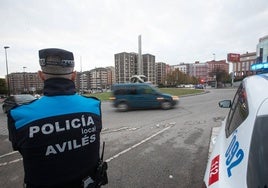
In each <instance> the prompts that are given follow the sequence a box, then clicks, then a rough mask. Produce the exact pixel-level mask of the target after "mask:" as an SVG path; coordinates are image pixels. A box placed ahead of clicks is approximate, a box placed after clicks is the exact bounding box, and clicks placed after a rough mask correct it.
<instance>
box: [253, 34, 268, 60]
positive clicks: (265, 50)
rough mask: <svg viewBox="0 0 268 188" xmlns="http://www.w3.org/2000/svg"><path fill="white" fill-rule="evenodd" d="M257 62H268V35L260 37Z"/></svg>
mask: <svg viewBox="0 0 268 188" xmlns="http://www.w3.org/2000/svg"><path fill="white" fill-rule="evenodd" d="M256 52H257V54H256V55H257V60H256V61H257V63H267V62H268V35H266V36H264V37H262V38H260V39H259V43H258V44H257V50H256Z"/></svg>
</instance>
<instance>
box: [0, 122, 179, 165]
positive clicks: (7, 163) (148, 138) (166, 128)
mask: <svg viewBox="0 0 268 188" xmlns="http://www.w3.org/2000/svg"><path fill="white" fill-rule="evenodd" d="M173 125H174V124H170V125H169V126H168V127H165V128H164V129H162V130H160V131H158V132H156V133H155V134H153V135H151V136H149V137H147V138H145V139H143V140H142V141H140V142H138V143H137V144H134V145H133V146H131V147H129V148H127V149H125V150H123V151H121V152H119V153H118V154H116V155H114V156H112V157H110V158H109V159H107V160H106V162H110V161H111V160H113V159H116V158H117V157H119V156H120V155H123V154H124V153H127V152H128V151H130V150H132V149H134V148H136V147H138V146H139V145H141V144H143V143H145V142H147V141H148V140H151V139H152V138H154V137H155V136H157V135H159V134H161V133H163V132H165V131H166V130H168V129H169V128H171V127H172V126H173ZM15 153H18V152H17V151H13V152H10V153H6V154H4V155H1V156H0V158H3V157H6V156H9V155H13V154H15ZM22 160H23V159H22V158H18V159H15V160H13V161H9V162H4V163H0V167H1V166H6V165H9V164H13V163H17V162H19V161H22Z"/></svg>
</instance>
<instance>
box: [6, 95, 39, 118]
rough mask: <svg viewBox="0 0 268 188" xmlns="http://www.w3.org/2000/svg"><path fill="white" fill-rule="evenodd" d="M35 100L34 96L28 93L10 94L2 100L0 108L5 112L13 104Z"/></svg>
mask: <svg viewBox="0 0 268 188" xmlns="http://www.w3.org/2000/svg"><path fill="white" fill-rule="evenodd" d="M33 100H36V98H35V97H34V96H32V95H30V94H21V95H11V96H9V97H7V98H6V99H5V100H4V101H3V105H2V109H3V112H4V113H7V112H8V111H9V110H10V109H11V108H13V107H14V106H18V105H22V104H27V103H30V102H32V101H33Z"/></svg>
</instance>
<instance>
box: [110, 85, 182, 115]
mask: <svg viewBox="0 0 268 188" xmlns="http://www.w3.org/2000/svg"><path fill="white" fill-rule="evenodd" d="M112 93H113V97H111V99H112V100H113V105H114V107H116V108H117V109H118V110H119V111H127V110H129V109H146V108H162V109H165V110H167V109H170V108H172V107H174V106H175V105H176V104H178V101H179V97H178V96H171V95H169V94H164V93H161V92H160V91H158V89H157V88H155V87H153V86H152V85H151V84H147V83H129V84H115V85H113V87H112Z"/></svg>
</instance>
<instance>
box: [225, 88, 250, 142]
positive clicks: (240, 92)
mask: <svg viewBox="0 0 268 188" xmlns="http://www.w3.org/2000/svg"><path fill="white" fill-rule="evenodd" d="M247 116H248V103H247V95H246V91H245V88H244V87H243V84H241V85H240V86H239V88H238V89H237V92H236V94H235V97H234V100H233V103H232V106H231V109H230V111H229V114H228V117H227V122H226V129H225V130H226V137H229V136H230V134H232V132H233V131H234V130H235V129H236V128H237V127H239V125H240V124H241V123H242V122H243V121H244V120H245V119H246V118H247Z"/></svg>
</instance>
